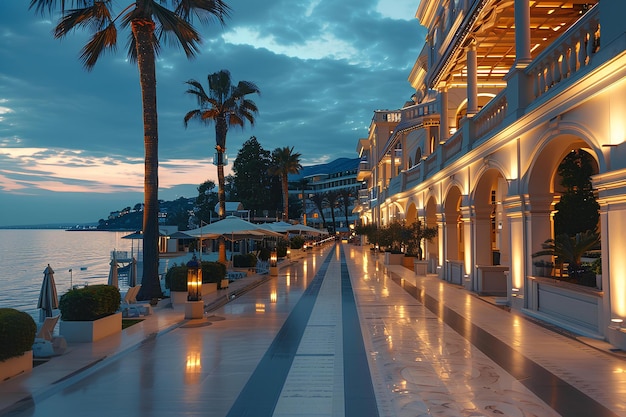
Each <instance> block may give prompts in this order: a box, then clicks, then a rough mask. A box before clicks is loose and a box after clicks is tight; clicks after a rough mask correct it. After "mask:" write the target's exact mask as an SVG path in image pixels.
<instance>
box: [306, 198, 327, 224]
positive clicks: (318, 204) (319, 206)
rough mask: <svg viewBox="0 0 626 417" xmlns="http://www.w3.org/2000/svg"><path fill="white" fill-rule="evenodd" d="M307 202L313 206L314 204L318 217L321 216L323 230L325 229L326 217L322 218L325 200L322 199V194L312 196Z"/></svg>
mask: <svg viewBox="0 0 626 417" xmlns="http://www.w3.org/2000/svg"><path fill="white" fill-rule="evenodd" d="M309 200H311V201H312V202H313V204H315V207H316V208H317V211H318V212H319V213H320V216H322V225H323V227H324V229H326V228H327V226H326V217H324V204H325V202H326V200H325V198H324V194H319V193H316V194H313V195H312V196H311V197H309Z"/></svg>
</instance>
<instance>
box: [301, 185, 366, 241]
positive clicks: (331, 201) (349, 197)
mask: <svg viewBox="0 0 626 417" xmlns="http://www.w3.org/2000/svg"><path fill="white" fill-rule="evenodd" d="M306 184H307V183H306V181H303V182H302V183H300V184H299V185H298V186H299V187H301V189H302V190H303V199H304V198H308V199H309V200H310V201H311V202H312V203H313V204H314V205H315V208H316V209H317V211H318V212H319V213H320V216H321V217H322V223H323V225H324V228H325V229H328V224H327V222H326V216H325V215H324V209H329V211H330V215H331V219H332V229H333V231H334V229H335V226H336V224H337V221H336V219H335V209H336V208H341V209H343V215H344V217H345V219H346V225H347V224H348V223H349V221H348V216H349V215H350V213H349V208H350V206H352V202H353V200H354V198H353V195H354V193H355V189H354V188H341V189H338V190H329V191H325V192H323V193H315V194H312V195H310V196H308V197H304V193H305V192H306V187H307V185H306ZM305 204H306V202H304V201H303V205H305Z"/></svg>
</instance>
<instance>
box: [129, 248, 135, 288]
mask: <svg viewBox="0 0 626 417" xmlns="http://www.w3.org/2000/svg"><path fill="white" fill-rule="evenodd" d="M135 285H137V259H135V257H134V256H133V257H132V258H131V260H130V271H128V286H129V287H134V286H135Z"/></svg>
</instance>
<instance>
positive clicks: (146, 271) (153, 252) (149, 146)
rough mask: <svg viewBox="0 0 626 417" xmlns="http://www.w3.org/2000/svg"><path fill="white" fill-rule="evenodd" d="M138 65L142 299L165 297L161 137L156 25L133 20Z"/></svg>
mask: <svg viewBox="0 0 626 417" xmlns="http://www.w3.org/2000/svg"><path fill="white" fill-rule="evenodd" d="M131 26H132V31H133V36H134V37H135V41H136V44H137V66H138V68H139V76H140V78H139V80H140V84H141V101H142V106H143V130H144V148H145V165H144V170H145V173H144V209H143V276H142V279H141V290H140V291H139V294H138V295H137V299H139V300H150V299H152V298H159V297H162V295H163V294H162V292H161V283H160V281H159V242H158V240H159V218H158V215H159V198H158V192H159V175H158V170H159V134H158V120H157V99H156V70H155V56H154V49H153V47H152V37H153V34H154V22H153V21H152V20H149V19H148V20H133V21H132V22H131Z"/></svg>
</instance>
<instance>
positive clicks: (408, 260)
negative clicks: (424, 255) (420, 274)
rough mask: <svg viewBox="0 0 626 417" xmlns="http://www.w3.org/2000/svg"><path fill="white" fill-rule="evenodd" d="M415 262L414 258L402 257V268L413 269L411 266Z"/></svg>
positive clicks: (415, 258)
mask: <svg viewBox="0 0 626 417" xmlns="http://www.w3.org/2000/svg"><path fill="white" fill-rule="evenodd" d="M416 260H417V257H415V256H404V257H403V258H402V266H403V267H405V268H408V269H413V264H414V263H415V261H416Z"/></svg>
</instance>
